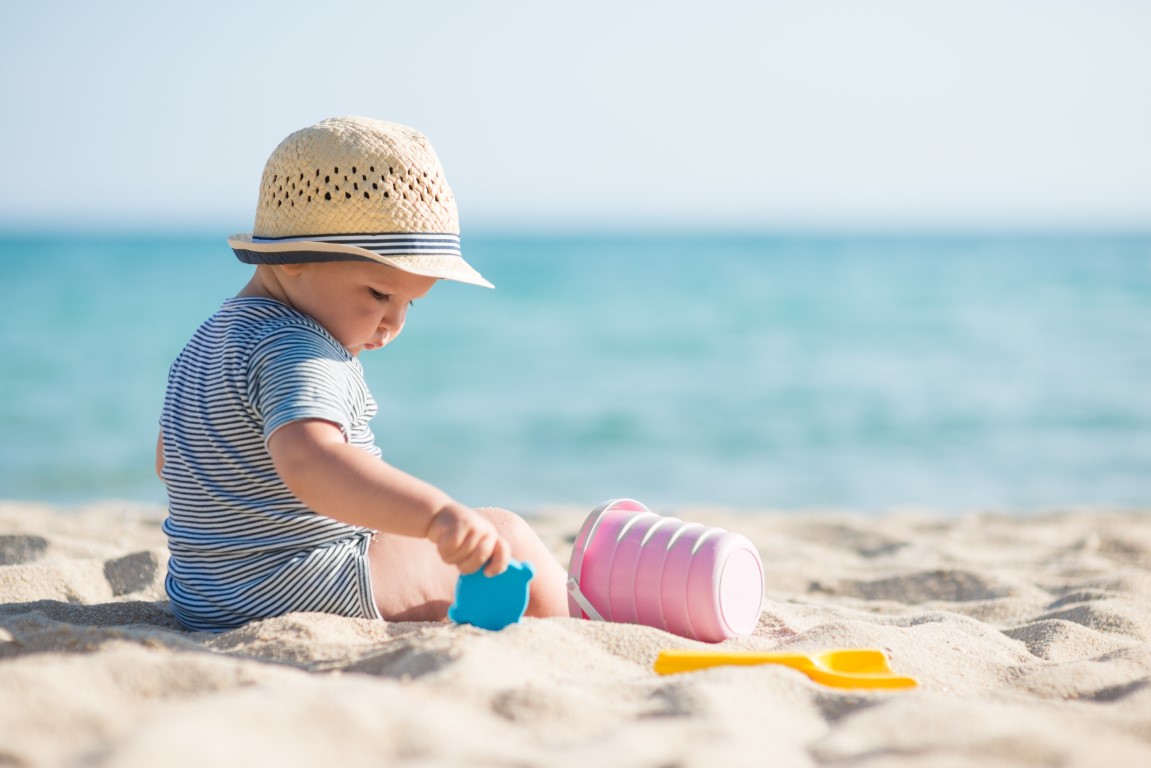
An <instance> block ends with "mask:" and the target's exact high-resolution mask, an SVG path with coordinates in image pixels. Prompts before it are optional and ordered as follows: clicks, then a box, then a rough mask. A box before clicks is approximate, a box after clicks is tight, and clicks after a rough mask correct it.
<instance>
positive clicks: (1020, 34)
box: [0, 0, 1151, 230]
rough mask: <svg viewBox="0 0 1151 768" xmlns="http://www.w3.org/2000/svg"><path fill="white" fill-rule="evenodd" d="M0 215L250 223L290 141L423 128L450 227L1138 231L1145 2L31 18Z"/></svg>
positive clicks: (10, 43) (167, 11)
mask: <svg viewBox="0 0 1151 768" xmlns="http://www.w3.org/2000/svg"><path fill="white" fill-rule="evenodd" d="M2 18H3V23H2V24H0V71H2V72H3V77H2V80H0V103H2V104H3V105H4V119H3V120H2V121H0V144H2V145H3V147H4V155H5V169H6V183H5V184H3V185H0V222H7V223H13V222H15V223H29V222H31V223H36V222H50V223H57V222H60V221H64V222H67V223H72V224H74V225H77V226H83V225H85V224H86V223H88V222H92V221H100V222H102V223H105V224H108V225H117V224H128V225H138V224H144V225H150V226H164V225H168V224H178V225H196V224H205V223H206V224H211V225H212V226H220V227H222V228H226V229H235V230H244V229H248V227H249V224H250V221H251V216H252V207H253V205H254V202H255V196H256V187H257V184H258V182H259V177H260V172H261V169H262V167H263V163H264V161H265V159H266V158H267V156H268V154H269V153H270V152H271V150H272V149H273V148H274V147H275V145H276V144H277V143H278V142H279V141H280V139H282V138H283V137H284V136H286V135H287V134H288V133H290V132H292V131H294V130H296V129H298V128H301V127H303V126H305V125H309V124H311V123H314V122H316V121H317V120H320V119H323V118H325V117H329V116H332V115H337V114H365V115H370V116H373V117H380V118H385V119H390V120H395V121H398V122H403V123H407V124H409V125H413V126H415V127H417V128H419V129H420V130H422V131H424V132H425V133H427V134H428V135H429V136H430V137H431V139H432V142H433V144H434V145H435V147H436V149H437V151H438V152H439V154H440V157H441V159H442V160H443V161H444V164H445V166H446V169H447V176H448V179H449V181H450V183H451V184H452V186H453V187H454V188H455V191H456V195H457V197H458V199H459V200H460V204H461V214H462V218H463V223H464V226H465V229H466V228H467V227H469V226H472V227H475V228H485V227H487V228H504V229H506V228H516V227H530V228H546V227H553V226H555V227H561V228H563V229H565V230H573V229H575V230H579V229H584V228H595V227H612V228H619V227H631V228H653V227H660V226H665V225H670V226H676V227H689V228H714V227H726V226H738V227H741V228H754V229H772V228H776V229H778V228H820V227H835V228H857V229H859V228H863V229H869V228H885V229H892V228H900V227H914V228H933V227H934V228H939V227H942V228H951V229H954V228H965V227H983V228H1004V227H1007V228H1028V229H1034V228H1045V227H1056V228H1089V229H1100V228H1104V229H1105V228H1123V229H1143V230H1147V229H1151V142H1149V137H1151V43H1149V41H1151V2H1146V1H1145V0H1127V1H1123V0H1084V1H1082V2H1068V1H1066V0H954V1H953V2H937V1H935V0H877V1H874V2H864V1H863V0H854V1H853V0H841V1H835V2H831V1H829V2H819V1H814V2H729V1H724V0H701V1H700V2H625V0H616V1H615V2H600V1H598V0H596V1H594V2H586V1H585V2H580V3H563V4H560V3H553V2H543V0H537V1H536V2H474V3H465V2H448V3H434V2H426V3H418V4H417V3H414V2H413V3H391V2H380V1H379V0H376V1H374V2H325V3H319V2H311V3H305V2H295V1H294V0H276V1H275V2H272V1H271V0H255V1H253V2H243V1H242V0H228V1H226V2H217V1H216V0H209V1H201V2H197V3H187V4H179V5H176V4H172V3H157V2H99V3H94V2H76V1H73V2H55V3H52V2H46V3H31V2H25V3H24V4H23V5H22V6H21V7H19V8H13V7H11V6H6V8H5V10H4V12H3V17H2Z"/></svg>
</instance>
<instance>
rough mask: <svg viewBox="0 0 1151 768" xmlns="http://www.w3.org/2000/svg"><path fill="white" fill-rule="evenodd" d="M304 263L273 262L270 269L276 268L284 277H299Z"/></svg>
mask: <svg viewBox="0 0 1151 768" xmlns="http://www.w3.org/2000/svg"><path fill="white" fill-rule="evenodd" d="M305 266H307V265H306V264H273V265H272V269H278V270H280V272H281V273H282V274H283V275H285V276H286V277H299V276H300V274H301V273H302V272H303V271H304V267H305Z"/></svg>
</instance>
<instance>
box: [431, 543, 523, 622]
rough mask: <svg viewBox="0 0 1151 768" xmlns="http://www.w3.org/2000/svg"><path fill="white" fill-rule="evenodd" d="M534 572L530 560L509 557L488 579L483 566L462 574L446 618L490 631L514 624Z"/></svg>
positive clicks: (521, 612) (521, 614) (518, 616)
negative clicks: (500, 571) (497, 573)
mask: <svg viewBox="0 0 1151 768" xmlns="http://www.w3.org/2000/svg"><path fill="white" fill-rule="evenodd" d="M535 575H536V569H535V568H534V567H533V566H532V564H531V563H521V562H519V561H518V560H512V561H511V563H509V564H508V569H507V570H506V571H504V572H503V573H501V574H500V575H499V576H492V577H491V578H488V577H487V576H485V575H484V570H483V568H481V569H480V570H478V571H476V572H475V573H467V574H463V575H461V576H460V578H459V580H458V581H457V582H456V601H455V602H454V603H452V607H451V608H449V609H448V618H449V619H451V620H452V621H454V622H456V623H457V624H472V625H474V626H477V627H480V628H481V629H491V630H497V629H503V628H504V627H506V626H507V625H508V624H515V623H516V622H517V621H519V620H520V619H521V618H523V615H524V611H525V610H527V607H528V582H529V581H531V580H532V577H533V576H535Z"/></svg>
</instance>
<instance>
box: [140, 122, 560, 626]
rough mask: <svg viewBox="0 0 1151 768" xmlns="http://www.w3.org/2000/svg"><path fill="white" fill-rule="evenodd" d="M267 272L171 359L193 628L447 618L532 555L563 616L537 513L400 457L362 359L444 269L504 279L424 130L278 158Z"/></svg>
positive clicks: (173, 512)
mask: <svg viewBox="0 0 1151 768" xmlns="http://www.w3.org/2000/svg"><path fill="white" fill-rule="evenodd" d="M228 242H229V245H231V246H232V248H233V250H234V251H235V253H236V255H237V257H239V259H240V260H241V261H243V262H245V263H248V264H254V265H256V267H255V273H254V274H253V276H252V278H251V280H250V281H249V282H248V284H247V285H246V286H244V287H243V289H242V290H241V291H240V292H239V293H238V294H237V295H236V296H235V297H234V298H230V299H228V300H226V301H225V302H224V303H223V305H222V306H221V307H220V309H219V311H217V312H216V313H215V314H214V315H212V317H210V318H209V319H208V320H207V321H206V322H205V323H204V324H203V325H202V326H201V327H200V328H199V329H198V330H197V331H196V333H195V335H194V336H193V337H192V339H191V341H189V342H188V344H187V346H186V347H185V348H184V349H183V351H182V352H181V353H180V355H179V356H178V357H177V358H176V360H175V362H174V363H173V364H172V367H171V370H170V372H169V376H168V387H167V392H166V395H165V398H164V409H163V415H162V417H161V431H160V438H159V441H158V445H157V450H156V468H157V472H158V473H159V475H160V477H161V479H162V480H163V481H164V484H165V485H166V487H167V490H168V517H167V519H166V520H165V521H164V526H163V527H164V532H165V533H166V534H167V536H168V545H169V549H170V551H171V559H170V562H169V572H168V576H167V581H166V586H167V592H168V596H169V598H170V599H171V605H172V610H173V612H174V613H175V615H176V617H177V618H178V619H179V620H180V622H181V623H182V624H184V625H185V626H187V627H189V628H190V629H196V630H210V631H222V630H226V629H229V628H232V627H236V626H239V625H241V624H244V623H245V622H248V621H252V620H254V619H260V618H265V617H269V616H277V615H281V614H284V613H288V612H291V611H322V612H328V613H335V614H340V615H343V616H353V617H377V618H385V619H389V620H395V621H434V620H442V619H444V618H445V616H446V615H447V609H448V606H449V605H450V603H451V601H452V597H453V592H454V588H455V582H456V578H457V577H458V575H459V573H460V572H465V573H467V572H474V571H477V570H479V569H480V568H484V570H485V573H487V574H488V575H496V574H498V573H500V572H502V571H503V570H504V569H505V568H506V567H507V565H508V561H509V558H511V557H515V558H517V559H519V560H526V561H530V562H531V563H533V565H534V566H535V570H536V578H535V579H534V580H533V581H532V582H531V590H530V596H529V602H528V608H527V615H529V616H567V615H568V608H567V594H566V590H565V580H566V575H565V573H564V571H563V569H562V568H561V567H560V565H559V564H558V563H557V562H556V561H555V559H554V558H553V557H552V556H551V554H550V552H548V551H547V549H546V547H545V546H544V544H543V543H542V542H541V541H540V539H539V538H538V537H537V536H536V535H535V533H534V532H532V531H531V529H530V528H529V527H528V526H527V524H526V523H525V522H524V521H523V520H522V519H521V518H519V517H518V516H516V515H515V514H513V513H511V512H508V511H506V510H502V509H479V510H477V509H471V508H469V507H467V506H465V505H463V504H460V503H459V502H457V501H455V500H453V499H452V498H450V497H449V496H448V495H447V494H446V493H444V492H443V491H441V490H439V489H437V488H435V487H433V486H431V485H429V484H428V483H426V482H424V481H422V480H419V479H417V478H415V477H413V476H411V475H409V474H406V473H405V472H403V471H401V470H399V469H397V468H395V467H392V466H390V465H389V464H387V463H385V462H384V461H383V460H382V459H381V457H380V450H379V448H378V447H377V446H376V445H375V440H374V437H373V435H372V431H371V429H370V428H369V426H368V422H369V420H370V419H371V418H372V416H373V415H374V414H375V413H376V404H375V402H374V401H373V400H372V396H371V394H370V393H369V391H368V388H367V386H366V384H365V382H364V377H363V369H362V368H361V366H360V363H359V361H358V360H357V355H359V354H360V352H362V351H365V350H373V349H379V348H380V347H383V346H385V345H386V344H388V343H390V342H391V341H393V340H394V339H395V338H396V336H398V335H399V333H400V331H401V330H403V327H404V321H405V318H406V315H407V312H408V308H409V306H410V305H411V303H412V302H413V301H414V300H416V299H419V298H420V297H422V296H424V295H425V294H427V292H428V291H429V290H430V289H431V288H432V286H433V285H435V283H436V281H437V280H439V279H448V280H457V281H460V282H465V283H472V284H475V285H482V286H488V287H491V284H490V283H488V282H487V281H486V280H485V279H484V278H483V277H482V276H480V274H479V273H478V272H476V271H475V270H474V269H472V267H470V266H469V265H468V264H467V263H466V262H465V261H464V260H463V259H462V258H461V257H460V250H459V224H458V215H457V211H456V204H455V199H454V198H453V196H452V192H451V189H450V188H449V187H448V184H447V182H446V180H445V179H444V177H443V173H442V169H441V168H440V164H439V160H438V159H437V157H436V155H435V152H434V151H433V150H432V147H431V145H430V144H429V143H428V141H427V139H426V138H425V137H424V136H423V135H422V134H420V133H418V132H416V131H414V130H412V129H410V128H407V127H405V126H401V125H397V124H394V123H387V122H383V121H379V120H372V119H368V118H359V117H342V118H333V119H330V120H325V121H323V122H321V123H318V124H317V125H314V126H312V127H310V128H305V129H304V130H301V131H297V132H296V133H293V134H292V135H291V136H289V137H288V138H286V139H285V140H284V141H283V142H281V144H280V145H279V146H278V147H277V148H276V150H275V151H274V152H273V153H272V156H271V157H270V158H269V159H268V163H267V165H266V167H265V169H264V175H263V181H262V183H261V187H260V198H259V202H258V207H257V212H256V221H255V227H254V229H253V233H252V234H251V235H236V236H234V237H232V238H230V239H229V241H228Z"/></svg>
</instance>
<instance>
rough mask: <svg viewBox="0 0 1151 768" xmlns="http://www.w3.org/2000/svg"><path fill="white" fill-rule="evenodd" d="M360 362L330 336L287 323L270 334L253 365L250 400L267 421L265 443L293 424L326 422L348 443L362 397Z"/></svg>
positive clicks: (254, 352) (257, 348)
mask: <svg viewBox="0 0 1151 768" xmlns="http://www.w3.org/2000/svg"><path fill="white" fill-rule="evenodd" d="M363 387H364V385H363V377H362V376H361V375H360V374H359V368H358V366H357V365H356V363H355V359H354V358H352V357H350V356H349V355H348V353H347V351H346V350H344V349H343V348H340V347H338V346H337V343H336V342H334V341H333V340H332V339H331V338H330V337H327V336H324V335H322V334H320V333H319V332H317V331H316V330H313V329H310V328H307V327H304V326H299V325H288V326H285V327H281V328H278V329H276V330H274V331H272V332H271V333H269V334H268V335H267V336H266V337H265V338H264V339H262V340H261V341H260V342H259V343H257V344H256V346H255V347H254V348H253V350H252V354H251V356H250V357H249V363H248V402H249V403H250V404H251V406H252V408H253V409H254V411H255V413H256V416H257V418H258V419H259V420H260V421H261V422H262V423H263V434H264V441H265V442H267V440H268V438H270V437H271V436H272V433H274V432H275V431H276V430H277V429H279V428H280V427H282V426H284V425H285V424H288V423H290V422H293V421H300V420H303V419H322V420H324V421H330V422H332V423H334V424H336V425H338V426H339V427H340V429H341V430H342V431H343V433H344V438H345V439H348V435H349V430H350V428H351V425H352V424H353V423H354V422H355V421H356V413H355V411H356V403H357V402H358V401H360V400H361V399H362V396H361V395H360V390H361V389H362V388H363Z"/></svg>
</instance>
